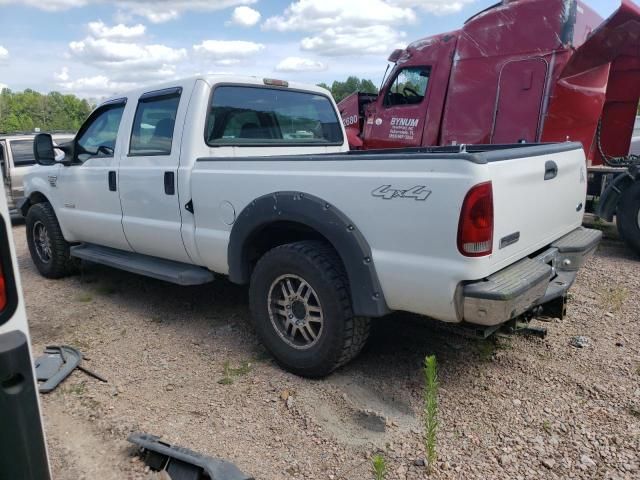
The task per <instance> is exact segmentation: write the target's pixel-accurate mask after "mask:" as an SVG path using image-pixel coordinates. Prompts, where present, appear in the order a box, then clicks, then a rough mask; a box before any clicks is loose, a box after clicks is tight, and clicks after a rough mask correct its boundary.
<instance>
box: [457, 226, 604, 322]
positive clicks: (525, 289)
mask: <svg viewBox="0 0 640 480" xmlns="http://www.w3.org/2000/svg"><path fill="white" fill-rule="evenodd" d="M601 239H602V232H601V231H599V230H592V229H588V228H584V227H580V228H577V229H576V230H574V231H573V232H571V233H569V234H568V235H565V236H564V237H562V238H560V239H558V240H556V241H555V242H553V243H552V244H551V246H550V247H549V248H548V249H547V250H545V251H544V252H542V253H541V254H539V255H538V256H536V257H534V258H524V259H522V260H520V261H519V262H517V263H515V264H513V265H511V266H509V267H507V268H505V269H504V270H501V271H499V272H497V273H494V274H493V275H491V276H490V277H487V278H486V279H484V280H481V281H477V282H471V283H467V284H466V285H464V286H463V288H462V310H463V320H464V321H465V322H468V323H474V324H478V325H486V326H493V325H499V324H501V323H504V322H506V321H508V320H511V319H512V318H515V317H517V316H519V315H522V314H523V313H526V312H528V311H529V310H531V309H532V308H534V307H536V306H539V305H544V304H545V303H547V302H550V301H552V300H555V299H556V298H558V297H561V296H563V295H564V294H565V293H566V292H567V290H569V288H570V287H571V285H573V282H574V281H575V279H576V275H577V273H578V270H579V269H580V268H581V267H582V266H583V265H584V264H585V262H586V261H587V259H588V257H589V256H590V255H591V254H592V253H593V252H594V251H595V250H596V248H597V247H598V244H599V243H600V240H601Z"/></svg>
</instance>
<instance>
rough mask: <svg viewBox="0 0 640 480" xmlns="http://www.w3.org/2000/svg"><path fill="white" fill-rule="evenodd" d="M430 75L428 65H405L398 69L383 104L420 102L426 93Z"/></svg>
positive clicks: (391, 105)
mask: <svg viewBox="0 0 640 480" xmlns="http://www.w3.org/2000/svg"><path fill="white" fill-rule="evenodd" d="M430 75H431V68H430V67H407V68H403V69H402V70H400V71H399V72H398V73H397V74H396V76H395V77H394V79H393V81H392V82H391V83H390V87H389V90H388V91H387V94H386V96H385V98H384V104H385V106H387V107H393V106H396V105H417V104H418V103H421V102H422V100H424V97H425V95H426V93H427V87H428V85H429V76H430Z"/></svg>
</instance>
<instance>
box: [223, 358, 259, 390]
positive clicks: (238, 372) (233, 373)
mask: <svg viewBox="0 0 640 480" xmlns="http://www.w3.org/2000/svg"><path fill="white" fill-rule="evenodd" d="M222 368H223V370H222V375H223V376H222V378H221V379H220V380H218V383H219V384H220V385H231V384H233V381H234V379H235V378H236V377H242V376H244V375H247V374H248V373H249V372H251V369H252V368H253V367H252V365H251V362H248V361H244V362H242V364H240V366H239V367H237V368H234V367H232V366H231V363H230V362H229V360H227V361H225V362H224V366H223V367H222Z"/></svg>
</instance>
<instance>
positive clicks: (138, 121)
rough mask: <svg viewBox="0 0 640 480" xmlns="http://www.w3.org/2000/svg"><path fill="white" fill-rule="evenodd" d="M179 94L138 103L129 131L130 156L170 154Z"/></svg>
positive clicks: (152, 98)
mask: <svg viewBox="0 0 640 480" xmlns="http://www.w3.org/2000/svg"><path fill="white" fill-rule="evenodd" d="M179 104H180V95H179V94H175V95H171V96H161V97H155V98H154V97H151V98H149V99H144V100H141V101H140V102H139V103H138V108H137V110H136V116H135V119H134V120H133V130H132V132H131V144H130V146H129V155H130V156H147V155H171V144H172V143H173V129H174V127H175V123H176V115H177V114H178V105H179Z"/></svg>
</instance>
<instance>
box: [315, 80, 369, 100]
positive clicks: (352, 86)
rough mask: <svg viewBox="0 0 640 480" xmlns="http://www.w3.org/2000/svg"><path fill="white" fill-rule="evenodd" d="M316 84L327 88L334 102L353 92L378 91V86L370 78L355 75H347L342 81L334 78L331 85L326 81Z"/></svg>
mask: <svg viewBox="0 0 640 480" xmlns="http://www.w3.org/2000/svg"><path fill="white" fill-rule="evenodd" d="M318 86H319V87H322V88H326V89H327V90H329V91H330V92H331V95H333V98H334V99H335V101H336V102H340V101H342V100H343V99H344V98H345V97H348V96H349V95H351V94H352V93H354V92H361V93H378V88H377V87H376V86H375V85H374V83H373V82H372V81H371V80H367V79H365V78H363V79H360V78H358V77H355V76H350V77H348V78H347V79H346V80H345V81H344V82H340V81H338V80H335V81H334V82H333V83H332V84H331V86H329V85H327V84H326V83H319V84H318Z"/></svg>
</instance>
